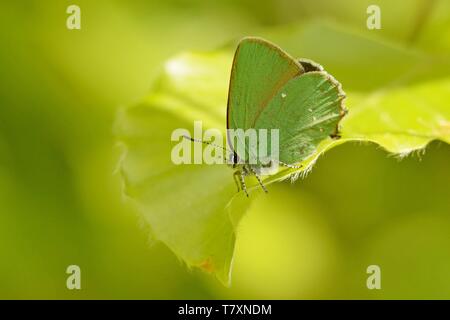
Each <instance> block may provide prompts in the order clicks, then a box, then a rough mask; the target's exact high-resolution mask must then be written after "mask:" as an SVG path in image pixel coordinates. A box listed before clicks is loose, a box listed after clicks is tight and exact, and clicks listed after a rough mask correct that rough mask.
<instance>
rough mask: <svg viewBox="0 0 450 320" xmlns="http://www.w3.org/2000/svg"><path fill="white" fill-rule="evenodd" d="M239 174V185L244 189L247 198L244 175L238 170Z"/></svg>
mask: <svg viewBox="0 0 450 320" xmlns="http://www.w3.org/2000/svg"><path fill="white" fill-rule="evenodd" d="M240 176H241V187H242V190H244V192H245V195H246V196H247V198H248V192H247V186H246V184H245V175H244V172H240Z"/></svg>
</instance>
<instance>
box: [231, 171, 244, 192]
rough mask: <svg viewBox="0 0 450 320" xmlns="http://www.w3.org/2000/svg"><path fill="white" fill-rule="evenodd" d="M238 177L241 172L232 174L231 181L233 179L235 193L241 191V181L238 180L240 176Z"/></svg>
mask: <svg viewBox="0 0 450 320" xmlns="http://www.w3.org/2000/svg"><path fill="white" fill-rule="evenodd" d="M240 175H241V172H240V171H235V172H234V173H233V179H234V182H235V183H236V186H237V191H238V192H239V191H240V190H241V188H240V185H241V184H242V183H241V181H240V180H239V176H240Z"/></svg>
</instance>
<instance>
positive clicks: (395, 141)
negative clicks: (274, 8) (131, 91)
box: [116, 24, 450, 284]
mask: <svg viewBox="0 0 450 320" xmlns="http://www.w3.org/2000/svg"><path fill="white" fill-rule="evenodd" d="M299 30H303V31H298V30H296V29H295V30H293V31H292V30H291V31H289V32H291V34H294V35H295V37H294V36H292V38H289V36H288V35H289V32H288V31H283V32H280V33H279V34H278V35H276V34H274V35H273V39H269V40H274V41H275V42H276V40H277V39H278V40H280V42H281V45H283V43H287V44H288V45H287V46H288V47H290V49H289V50H288V51H289V53H291V54H293V55H297V56H303V57H306V58H311V59H313V60H316V61H318V62H319V63H322V62H323V61H321V59H320V56H322V57H323V58H324V59H323V60H325V61H326V62H327V63H324V66H325V69H326V70H328V71H332V70H336V71H337V72H336V73H333V72H332V74H333V75H334V76H335V77H336V78H337V79H338V80H340V81H341V82H342V85H343V88H344V91H347V96H348V99H347V100H346V106H347V108H348V109H349V114H348V116H347V117H346V118H345V119H344V121H343V122H342V128H341V129H342V138H341V139H340V140H332V139H326V140H324V141H323V142H322V143H321V144H320V145H319V147H318V149H317V150H316V152H315V153H314V154H313V155H311V156H310V157H309V158H307V159H305V160H304V161H303V162H302V165H303V167H302V169H300V170H299V169H289V168H288V169H282V170H281V171H279V172H278V173H277V174H275V175H272V176H270V177H266V178H265V184H270V183H272V182H275V181H280V180H284V179H288V178H291V179H292V180H295V179H296V178H297V177H298V176H299V175H305V174H306V173H307V172H308V171H309V170H310V169H311V168H312V166H313V164H314V163H315V162H316V160H317V159H318V158H319V156H320V155H322V154H323V153H324V152H325V151H327V150H329V149H330V148H332V147H335V146H337V145H340V144H342V143H344V142H347V141H370V142H374V143H377V144H379V145H380V146H382V147H383V148H384V149H386V150H387V151H389V152H391V153H395V154H399V155H400V156H405V155H407V154H409V153H411V152H412V151H414V150H419V149H422V148H424V147H425V146H426V145H427V143H429V142H430V141H431V140H434V139H440V140H442V141H445V142H448V143H450V107H449V105H448V101H450V78H448V77H443V76H442V75H443V74H444V72H443V71H442V70H443V69H444V70H445V68H443V66H442V64H439V63H436V61H438V60H434V58H433V57H431V56H426V55H425V54H423V53H420V52H415V51H411V50H407V49H404V48H397V47H392V46H390V45H389V44H386V43H384V42H380V43H378V42H376V41H374V40H373V39H369V38H365V37H364V36H363V35H360V34H354V33H351V32H347V31H345V30H341V29H333V28H330V27H329V26H323V25H320V24H313V25H310V26H306V27H302V28H300V29H299ZM305 30H306V31H305ZM317 34H322V39H323V38H328V39H344V40H345V46H346V47H347V48H352V49H354V50H355V51H357V52H359V53H358V54H353V55H354V57H355V59H356V57H358V60H356V61H357V62H358V61H360V64H361V66H362V65H364V64H366V62H367V60H370V59H372V58H371V55H370V52H371V50H375V51H374V52H375V53H376V55H379V56H383V57H386V59H384V63H385V64H384V65H383V68H385V69H386V70H388V72H385V73H384V72H380V70H377V71H376V72H375V73H373V74H374V75H375V77H374V79H375V82H372V78H371V77H365V76H364V72H363V70H360V67H358V69H357V70H352V69H351V68H352V67H351V65H352V61H348V56H347V55H346V54H345V52H344V51H343V49H342V48H341V47H340V48H339V50H337V51H336V50H335V47H334V46H335V45H336V41H330V43H328V44H327V42H326V41H324V42H321V43H320V49H321V50H320V52H321V54H314V52H316V51H315V50H312V49H310V50H304V51H306V52H310V53H312V54H311V55H307V56H304V55H303V52H304V51H303V50H299V51H297V50H295V48H294V47H295V45H292V46H289V43H291V44H294V43H302V45H304V44H305V43H306V42H307V41H309V42H310V45H311V46H312V45H314V43H313V41H312V39H314V35H317ZM319 38H320V37H319ZM283 39H284V40H283ZM303 40H305V41H303ZM316 41H317V40H316ZM342 47H344V46H342ZM333 50H334V51H333ZM350 51H352V50H350ZM317 52H318V51H317ZM324 52H325V53H324ZM327 52H329V53H327ZM331 53H335V55H334V56H333V55H332V54H331ZM232 54H233V52H232V50H231V49H222V50H219V51H215V52H209V53H198V52H197V53H195V52H192V53H183V54H180V55H178V56H176V57H175V58H173V59H171V60H169V61H168V62H167V63H166V64H165V68H164V71H163V73H162V75H161V76H160V78H159V80H158V81H157V83H156V84H155V85H154V87H153V89H152V90H151V92H150V94H149V96H148V97H147V98H146V99H145V100H144V101H142V102H141V103H139V104H137V105H134V106H132V107H129V108H125V109H124V110H122V112H120V113H119V115H118V118H117V126H116V132H117V136H118V137H119V139H120V141H122V143H123V144H124V146H125V148H126V149H125V150H126V151H125V152H124V154H123V157H122V161H121V166H120V168H121V172H122V177H123V181H124V192H125V193H126V195H127V196H128V197H129V198H130V199H132V200H133V201H134V202H135V203H136V205H137V207H138V208H139V209H140V212H141V213H142V215H143V217H144V218H145V220H146V221H147V222H148V224H149V225H150V226H151V229H152V233H153V236H154V237H155V238H156V239H157V240H160V241H162V242H163V243H165V244H166V245H167V246H168V247H169V248H170V249H171V250H172V251H173V252H174V253H175V254H176V255H177V256H178V257H179V258H180V259H181V260H182V261H184V262H185V263H186V264H187V265H188V266H189V267H199V268H201V269H203V270H205V271H208V272H213V273H214V274H215V275H216V276H217V277H218V279H219V280H220V281H221V282H223V283H224V284H228V283H229V281H230V273H231V265H232V259H233V253H234V245H235V241H236V232H237V230H238V224H239V221H240V218H241V217H242V216H243V214H244V213H245V211H246V209H247V208H248V206H249V204H250V202H251V199H253V198H254V196H255V192H252V194H251V196H250V199H247V198H245V197H244V196H243V194H242V192H240V193H236V186H235V184H234V180H233V177H232V174H233V171H232V169H230V168H229V167H227V166H226V165H213V166H208V165H179V166H177V165H174V164H173V163H172V162H171V158H170V155H171V149H172V147H173V146H174V144H175V143H174V142H171V141H170V137H171V133H172V131H173V130H175V129H177V128H186V129H188V130H190V131H191V132H192V131H193V128H192V125H193V121H195V120H201V121H202V122H203V130H206V129H208V128H217V129H220V130H222V131H224V130H225V129H226V128H225V125H226V121H225V117H226V101H227V92H228V81H229V73H230V69H231V63H232ZM317 56H319V59H318V58H317ZM331 57H333V58H334V59H335V61H334V62H333V61H332V59H331ZM388 57H390V59H389V58H388ZM399 62H402V63H400V64H399ZM367 65H369V66H370V64H366V67H367ZM342 66H346V68H342ZM397 66H398V68H397ZM424 66H426V68H423V67H424ZM377 67H379V66H377ZM361 68H362V67H361ZM396 68H397V69H396ZM349 69H350V70H349ZM412 71H413V72H412ZM414 71H417V72H414ZM367 73H368V74H369V75H370V74H371V71H370V70H368V71H367ZM352 74H354V75H355V77H356V78H355V79H352V78H351V75H352ZM340 75H342V77H340ZM424 75H426V76H424ZM347 81H348V83H349V86H348V87H347V86H346V84H347ZM382 84H384V86H382ZM387 84H388V85H387ZM375 85H376V86H375ZM248 186H249V189H254V190H259V189H257V186H258V185H257V182H256V181H254V180H251V181H249V183H248ZM257 192H259V191H257ZM268 196H269V197H270V189H269V195H268Z"/></svg>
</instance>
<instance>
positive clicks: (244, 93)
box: [227, 38, 304, 130]
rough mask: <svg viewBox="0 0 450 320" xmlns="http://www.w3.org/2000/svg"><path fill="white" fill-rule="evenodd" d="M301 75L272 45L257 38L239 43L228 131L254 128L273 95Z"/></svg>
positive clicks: (231, 92)
mask: <svg viewBox="0 0 450 320" xmlns="http://www.w3.org/2000/svg"><path fill="white" fill-rule="evenodd" d="M303 72H304V70H303V68H302V66H301V65H300V63H298V62H297V61H295V60H294V59H293V58H291V57H289V56H288V55H287V54H286V53H285V52H284V51H282V50H281V49H280V48H278V47H276V46H275V45H273V44H270V43H268V42H267V41H265V40H262V39H258V38H246V39H244V40H242V41H241V42H240V44H239V46H238V48H237V50H236V53H235V56H234V61H233V67H232V70H231V79H230V88H229V92H228V107H227V128H229V129H244V130H246V129H248V128H253V127H254V125H255V122H256V119H257V118H258V117H259V115H260V113H261V112H262V110H263V109H264V108H265V107H266V106H267V104H268V103H269V101H270V100H271V99H272V98H273V97H274V95H275V94H276V92H277V91H278V90H279V89H280V88H281V87H282V86H283V85H285V84H286V83H287V82H288V81H289V80H291V79H292V78H293V77H295V76H297V75H300V74H302V73H303Z"/></svg>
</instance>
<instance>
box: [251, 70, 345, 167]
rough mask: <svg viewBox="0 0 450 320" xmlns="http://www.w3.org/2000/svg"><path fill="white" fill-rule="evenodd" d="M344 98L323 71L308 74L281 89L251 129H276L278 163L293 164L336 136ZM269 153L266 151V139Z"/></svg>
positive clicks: (333, 81) (342, 111) (336, 84)
mask: <svg viewBox="0 0 450 320" xmlns="http://www.w3.org/2000/svg"><path fill="white" fill-rule="evenodd" d="M343 98H344V94H343V92H342V91H341V89H340V85H339V83H337V82H336V81H335V80H334V79H333V78H332V77H331V76H330V75H328V74H327V73H326V72H324V71H312V72H308V73H305V74H303V75H301V76H299V77H295V78H293V79H291V80H290V81H289V82H288V83H287V84H286V85H285V86H283V87H282V88H281V89H280V90H279V91H278V92H277V94H276V95H275V96H274V97H273V99H272V100H271V101H270V102H269V104H268V105H267V107H266V108H265V109H264V111H263V112H262V113H261V114H260V116H259V118H258V119H257V121H256V123H255V129H269V130H270V129H279V130H280V131H279V160H280V161H281V162H284V163H287V164H295V163H298V162H300V161H301V160H303V159H305V158H306V157H308V156H309V155H311V154H312V153H313V152H314V151H315V150H316V148H317V146H318V145H319V143H320V142H321V141H322V140H324V139H327V138H328V137H330V136H334V135H336V134H337V130H338V128H337V126H338V123H339V121H340V119H341V118H342V117H343V116H344V109H343V107H342V100H343ZM268 142H269V150H270V148H271V147H270V139H269V140H268Z"/></svg>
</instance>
